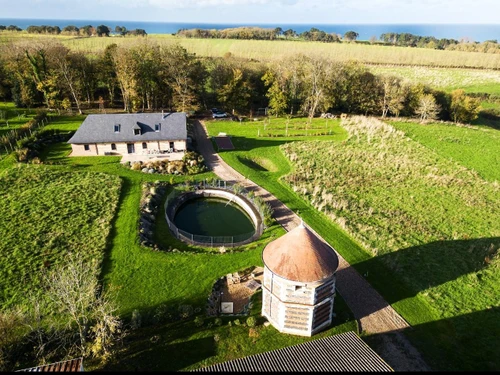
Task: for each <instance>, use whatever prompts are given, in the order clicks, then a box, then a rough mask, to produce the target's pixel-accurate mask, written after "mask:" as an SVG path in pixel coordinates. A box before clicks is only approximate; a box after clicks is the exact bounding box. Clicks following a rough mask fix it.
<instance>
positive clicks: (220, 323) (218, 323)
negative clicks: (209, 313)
mask: <svg viewBox="0 0 500 375" xmlns="http://www.w3.org/2000/svg"><path fill="white" fill-rule="evenodd" d="M214 323H215V325H216V326H217V327H220V326H221V325H222V319H221V318H215V322H214Z"/></svg>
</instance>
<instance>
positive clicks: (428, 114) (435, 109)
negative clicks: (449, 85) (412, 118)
mask: <svg viewBox="0 0 500 375" xmlns="http://www.w3.org/2000/svg"><path fill="white" fill-rule="evenodd" d="M440 110H441V107H440V106H439V104H437V103H436V99H435V98H434V96H433V95H432V94H425V95H422V96H421V97H420V100H419V105H418V107H417V108H416V109H415V113H416V114H417V115H419V116H420V122H424V121H425V120H427V119H429V120H435V119H436V118H437V117H438V114H439V111H440Z"/></svg>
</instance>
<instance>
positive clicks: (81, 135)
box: [68, 112, 187, 144]
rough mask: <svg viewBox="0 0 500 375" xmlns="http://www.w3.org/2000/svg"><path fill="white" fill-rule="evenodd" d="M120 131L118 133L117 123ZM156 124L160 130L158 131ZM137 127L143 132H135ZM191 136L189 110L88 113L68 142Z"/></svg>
mask: <svg viewBox="0 0 500 375" xmlns="http://www.w3.org/2000/svg"><path fill="white" fill-rule="evenodd" d="M118 124H119V125H120V132H118V133H115V125H118ZM155 124H160V131H159V132H155ZM134 128H135V129H137V128H140V129H141V134H140V135H135V134H134ZM186 138H187V129H186V114H185V113H184V112H173V113H164V114H162V113H131V114H110V115H88V116H87V118H86V119H85V121H83V123H82V124H81V125H80V127H79V128H78V130H77V131H76V133H75V134H74V135H73V137H71V139H70V140H69V141H68V143H79V144H82V143H113V142H144V141H164V140H181V139H186Z"/></svg>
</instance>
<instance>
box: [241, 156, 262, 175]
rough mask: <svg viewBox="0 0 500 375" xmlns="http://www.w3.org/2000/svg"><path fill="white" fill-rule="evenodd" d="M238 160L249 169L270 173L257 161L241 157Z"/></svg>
mask: <svg viewBox="0 0 500 375" xmlns="http://www.w3.org/2000/svg"><path fill="white" fill-rule="evenodd" d="M237 158H238V161H239V162H240V163H241V164H244V165H246V166H247V167H248V168H251V169H254V170H256V171H260V172H268V170H267V169H266V168H264V167H263V166H262V165H260V164H258V163H256V162H255V161H253V160H251V159H248V158H244V157H241V156H237Z"/></svg>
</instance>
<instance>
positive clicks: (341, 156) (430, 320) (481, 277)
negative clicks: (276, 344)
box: [207, 120, 500, 370]
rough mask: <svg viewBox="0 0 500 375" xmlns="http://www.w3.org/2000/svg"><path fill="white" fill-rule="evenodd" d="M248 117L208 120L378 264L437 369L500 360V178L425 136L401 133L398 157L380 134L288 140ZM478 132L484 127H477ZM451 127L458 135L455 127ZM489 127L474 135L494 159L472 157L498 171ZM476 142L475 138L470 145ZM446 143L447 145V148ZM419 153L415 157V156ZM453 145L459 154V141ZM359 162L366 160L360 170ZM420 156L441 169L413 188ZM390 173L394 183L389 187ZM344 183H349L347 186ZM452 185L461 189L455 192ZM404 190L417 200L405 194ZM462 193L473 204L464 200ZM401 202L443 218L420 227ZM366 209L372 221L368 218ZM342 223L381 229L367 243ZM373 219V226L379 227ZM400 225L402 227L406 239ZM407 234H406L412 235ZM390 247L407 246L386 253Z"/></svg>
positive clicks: (370, 267)
mask: <svg viewBox="0 0 500 375" xmlns="http://www.w3.org/2000/svg"><path fill="white" fill-rule="evenodd" d="M272 121H273V120H271V123H272ZM246 126H247V125H244V124H242V125H239V124H232V123H222V122H216V121H210V122H208V123H207V128H208V129H209V132H210V134H211V135H217V134H218V133H219V132H225V133H227V134H229V135H232V139H233V143H234V144H235V147H236V150H234V151H224V152H221V153H220V154H221V156H222V157H223V158H224V160H225V161H226V162H228V163H229V164H230V165H232V166H233V167H234V168H235V169H237V170H238V171H239V172H240V173H242V174H244V175H245V176H247V177H248V178H250V179H251V180H253V181H254V182H256V183H258V184H260V185H262V186H263V187H264V188H266V189H268V190H269V191H271V192H272V193H273V194H275V195H276V196H277V197H278V198H279V199H281V200H283V201H284V202H285V204H287V205H288V206H289V207H290V208H292V209H294V210H295V211H296V212H297V211H299V212H298V213H299V214H300V216H302V217H303V218H304V220H305V221H306V222H307V223H308V224H309V225H310V226H312V227H313V228H314V229H315V230H317V231H318V232H319V233H320V234H321V235H322V236H324V237H325V239H326V240H327V241H329V242H330V244H332V245H333V246H334V247H335V248H336V249H337V250H338V251H339V252H340V253H341V254H342V255H343V256H344V257H345V258H346V259H347V260H348V261H349V263H350V264H351V265H353V266H354V267H355V268H356V269H357V270H358V271H359V272H362V273H365V272H367V271H368V272H369V276H368V280H369V281H370V282H371V283H372V285H374V286H375V287H376V288H377V289H378V290H379V292H381V293H382V294H383V295H384V297H385V298H386V299H387V300H388V301H389V302H390V303H391V304H392V305H393V307H394V308H395V309H396V310H397V311H398V312H400V313H401V314H402V315H403V316H404V317H405V319H406V320H408V321H409V322H410V323H411V324H412V326H413V329H412V330H410V331H409V332H408V335H409V336H410V337H412V338H413V341H414V342H415V344H416V345H417V347H418V348H419V349H421V351H422V352H423V353H424V355H425V358H426V359H427V360H428V361H429V363H430V364H431V365H432V366H433V368H434V369H444V370H450V369H457V370H464V369H470V370H477V369H490V370H491V369H498V368H499V367H500V364H499V363H498V361H496V360H495V359H494V358H500V357H499V356H498V349H496V348H498V347H500V343H499V342H498V337H499V328H500V327H499V325H498V323H497V322H498V314H499V310H498V305H499V300H498V295H499V294H500V291H499V290H498V285H500V283H499V281H500V273H499V272H498V271H496V268H495V267H497V265H498V246H499V238H498V237H499V228H498V223H496V222H495V220H494V219H493V218H494V217H498V206H499V205H498V203H499V202H498V196H499V195H498V186H496V185H494V184H491V183H488V182H486V181H484V180H483V179H481V178H480V177H479V176H478V175H476V174H475V173H474V172H472V173H471V172H468V171H467V170H465V169H464V168H462V167H460V166H458V165H457V164H455V163H453V162H449V161H447V159H448V158H450V157H451V155H450V154H447V155H446V157H443V156H440V155H437V154H435V153H434V151H430V150H429V149H427V148H423V147H422V146H419V145H418V144H417V143H414V145H413V144H412V145H413V146H412V145H410V144H407V143H408V142H399V143H401V145H400V147H401V152H399V151H398V152H397V153H396V154H395V155H398V156H397V159H396V160H393V159H392V158H394V157H396V156H393V155H392V154H391V153H392V152H393V149H392V148H391V147H386V146H384V148H377V144H378V143H377V142H375V145H370V144H367V143H366V142H364V143H360V144H359V145H356V144H353V142H348V143H345V142H344V141H345V138H346V135H345V133H342V135H341V136H340V134H341V133H339V136H338V138H337V139H331V140H329V141H327V142H323V141H321V139H322V138H307V137H303V139H304V140H307V141H308V142H305V143H302V142H300V143H286V141H287V140H285V139H281V140H276V139H273V138H264V137H256V133H257V132H256V130H257V129H256V128H258V125H253V124H252V125H251V126H250V127H246ZM252 127H253V128H252ZM428 129H429V131H428V132H427V134H428V135H427V137H426V139H427V138H431V137H432V135H433V134H434V133H433V128H428ZM460 129H462V128H460ZM467 130H469V129H467ZM471 134H472V133H471ZM474 134H482V133H479V132H478V131H476V133H474ZM448 136H450V137H456V133H454V132H453V129H452V131H451V132H450V134H449V135H448ZM480 137H482V135H479V136H478V138H479V139H476V140H475V141H474V142H477V143H478V144H483V147H482V149H483V150H484V153H485V154H486V155H484V159H485V162H484V163H480V162H478V163H477V164H471V165H470V166H469V165H468V166H469V167H470V168H472V167H474V166H477V167H478V169H481V168H480V167H481V166H483V167H484V168H483V171H484V172H483V173H486V174H487V173H490V176H492V175H495V173H496V172H492V171H491V170H493V169H495V168H493V165H495V164H489V163H488V160H495V159H494V158H495V156H496V153H495V150H496V148H485V147H484V146H485V145H492V144H493V143H494V142H495V140H494V138H493V139H492V140H491V141H490V143H488V142H486V140H485V139H486V137H487V135H485V136H484V137H485V138H484V139H483V138H480ZM318 139H319V140H318ZM313 140H314V142H311V141H313ZM484 142H486V143H484ZM477 143H473V144H477ZM280 145H282V146H281V149H283V150H287V151H286V152H287V154H288V155H289V156H290V159H291V160H293V162H292V164H293V165H294V167H293V169H292V168H291V166H290V163H289V162H288V160H287V159H286V158H285V157H284V155H283V154H282V152H281V151H280V148H279V146H280ZM370 147H371V148H373V149H374V150H373V154H370V152H371V151H369V150H371V149H370ZM436 147H437V146H436ZM472 148H473V147H472V144H471V149H470V152H472ZM415 150H417V151H415ZM352 152H357V153H352ZM441 152H442V153H445V151H444V150H441ZM466 152H467V150H465V151H464V153H466ZM351 153H352V155H351ZM414 153H415V154H414ZM413 154H414V155H416V157H415V158H413V157H410V156H409V155H413ZM438 154H439V153H438ZM454 154H459V150H458V149H457V150H455V151H454ZM292 155H295V156H292ZM443 155H444V154H443ZM417 156H418V157H417ZM381 158H382V159H381ZM384 158H388V161H387V162H386V164H387V165H386V164H384V163H382V164H381V165H384V166H385V167H384V168H382V167H381V168H379V169H377V168H375V167H374V165H373V163H375V162H379V161H380V160H384ZM410 159H411V160H410ZM248 160H250V161H251V162H248ZM298 161H300V167H298V166H297V162H298ZM391 161H392V164H391ZM407 161H408V163H406V162H407ZM370 163H371V164H370ZM265 164H267V165H273V166H274V169H273V171H271V170H270V168H266V167H264V165H265ZM488 164H489V170H490V171H489V172H488V167H487V165H488ZM497 164H498V163H497ZM356 165H365V167H364V168H361V169H357V170H356V171H354V170H353V171H352V173H351V169H352V168H354V166H356ZM413 165H415V169H418V168H420V167H419V166H421V167H422V168H424V170H426V169H425V168H428V171H430V172H432V170H433V168H435V169H436V170H435V171H434V172H432V173H431V174H430V175H428V176H427V177H425V176H421V177H419V178H416V179H415V180H414V181H413V182H412V183H408V184H407V185H406V186H407V187H406V190H408V192H406V190H405V191H402V190H399V188H398V186H400V185H401V183H400V181H404V180H405V179H407V178H408V176H407V173H410V172H407V171H413ZM329 167H331V168H329ZM444 167H446V168H445V169H444V171H445V172H446V173H445V175H443V176H441V177H440V170H441V168H444ZM290 172H292V173H293V174H294V176H295V180H294V181H291V183H292V184H294V185H295V192H294V191H293V190H292V189H290V187H289V186H288V185H287V184H286V183H284V182H283V180H282V179H280V177H281V176H284V175H286V174H288V173H290ZM388 172H390V173H388ZM430 172H429V173H430ZM478 172H480V171H479V170H478ZM412 173H413V172H412ZM375 175H377V176H378V177H376V176H375ZM433 175H436V178H433V177H432V176H433ZM375 177H376V179H375V180H373V178H375ZM370 179H372V180H370ZM289 180H290V179H289ZM379 180H380V181H379ZM462 180H463V183H462V182H461V181H462ZM314 181H316V183H314ZM370 181H372V182H377V184H375V183H370ZM384 181H385V182H386V184H388V185H387V186H385V187H382V185H383V183H384ZM347 183H348V184H349V185H347ZM422 183H425V184H428V185H427V187H422V189H421V188H420V187H419V186H421V184H422ZM343 184H344V185H345V188H342V186H343ZM429 184H430V185H429ZM335 186H336V187H337V190H336V191H335V192H333V191H332V194H331V196H328V194H329V193H328V192H322V191H321V190H322V189H325V190H327V189H328V187H335ZM379 186H380V187H379ZM469 186H470V187H469ZM315 188H316V190H317V191H315ZM318 189H319V190H318ZM339 189H341V190H339ZM450 189H451V190H450ZM449 192H453V194H454V195H451V196H450V195H449ZM322 194H323V195H324V196H323V195H322ZM299 196H300V197H302V198H303V199H305V200H306V201H307V202H308V203H305V202H304V200H303V199H300V198H299ZM319 197H321V198H319ZM375 197H383V199H379V203H378V204H379V205H380V204H382V205H383V206H384V207H386V211H382V209H381V207H382V206H374V203H373V202H372V201H371V198H375ZM405 197H406V198H412V199H415V201H414V202H412V201H410V200H407V201H405ZM453 197H454V198H453ZM318 198H319V199H318ZM328 199H330V200H332V201H331V202H330V204H331V205H333V206H336V211H335V216H332V214H329V213H328V211H326V210H325V209H323V212H322V213H320V212H319V211H318V210H317V209H315V208H312V205H314V206H315V207H318V206H320V205H322V201H324V200H328ZM460 200H462V201H465V202H468V205H467V204H466V205H465V206H463V205H462V206H461V205H460V203H459V201H460ZM402 202H406V204H407V205H409V206H408V207H413V210H414V211H415V214H416V215H424V216H425V214H426V212H434V211H433V210H437V211H436V213H437V216H433V215H431V216H429V220H430V223H434V224H432V225H434V226H435V227H431V229H427V230H425V229H423V228H425V227H423V228H422V229H421V231H422V232H423V233H421V232H420V231H419V230H418V229H416V228H417V227H419V225H422V223H421V221H422V220H421V219H417V220H410V219H411V217H408V218H407V217H406V216H405V217H401V215H402V214H403V213H404V212H406V211H404V209H403V207H402V206H401V203H402ZM415 202H416V203H415ZM440 202H442V203H445V205H444V206H443V207H442V208H439V207H440ZM417 203H418V204H417ZM476 204H478V206H477V207H475V205H476ZM370 208H372V209H373V211H370ZM362 209H364V210H368V211H367V212H368V213H364V211H363V210H362ZM387 209H389V211H387ZM447 210H448V211H447ZM355 212H360V214H359V215H358V214H355ZM361 212H363V213H362V214H361ZM325 213H326V214H325ZM346 214H353V215H354V216H353V217H351V218H350V219H351V220H350V221H349V220H345V221H344V220H336V223H337V225H336V224H334V222H333V220H332V219H333V218H334V217H337V219H339V218H340V219H341V218H343V217H344V216H345V215H346ZM328 216H329V218H328ZM387 217H400V219H399V221H396V222H395V224H390V225H385V224H384V220H386V219H387ZM417 217H418V216H417ZM356 218H358V220H357V221H356V220H355V219H356ZM365 218H366V219H367V220H368V222H366V223H363V221H360V220H359V219H365ZM409 220H410V221H409ZM358 222H359V224H357V223H358ZM424 223H425V222H424ZM406 224H412V226H411V227H410V228H414V229H411V231H410V233H409V232H408V230H407V226H406ZM339 225H340V226H343V227H345V228H346V229H347V230H348V231H349V232H350V233H351V234H352V235H353V236H356V234H359V233H366V234H368V236H374V241H375V242H374V243H373V244H372V243H368V242H367V240H366V238H362V237H360V236H356V237H357V239H358V240H357V241H355V240H352V238H351V237H348V236H346V235H345V233H344V232H343V231H342V230H340V228H339ZM426 225H427V224H426ZM368 227H370V228H371V229H373V230H374V231H373V233H371V232H370V230H369V229H367V228H368ZM415 230H416V232H415ZM426 231H427V232H426ZM435 231H437V232H435ZM412 233H413V235H412ZM433 233H438V234H439V233H442V236H441V237H442V238H441V237H440V238H431V237H429V234H433ZM378 235H383V236H386V237H387V239H386V243H384V242H383V239H384V237H380V238H379V237H378ZM400 235H403V238H402V239H401V238H400ZM404 236H406V237H404ZM420 237H421V238H420ZM391 239H392V240H391ZM377 241H378V242H377ZM401 241H403V242H404V241H406V244H403V243H402V242H401ZM360 242H362V243H364V244H365V246H364V248H371V249H376V250H377V251H379V256H378V257H371V256H370V255H368V253H367V251H365V250H363V247H362V246H360V245H359V243H360ZM492 244H493V247H491V245H492ZM391 248H392V249H394V250H398V251H394V253H392V252H389V253H385V251H387V250H388V249H391ZM486 262H490V264H488V263H486ZM492 262H493V263H492ZM388 270H391V271H390V272H388ZM471 342H473V344H472V347H473V349H471V344H469V343H471ZM457 353H460V354H457Z"/></svg>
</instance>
